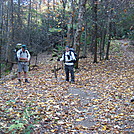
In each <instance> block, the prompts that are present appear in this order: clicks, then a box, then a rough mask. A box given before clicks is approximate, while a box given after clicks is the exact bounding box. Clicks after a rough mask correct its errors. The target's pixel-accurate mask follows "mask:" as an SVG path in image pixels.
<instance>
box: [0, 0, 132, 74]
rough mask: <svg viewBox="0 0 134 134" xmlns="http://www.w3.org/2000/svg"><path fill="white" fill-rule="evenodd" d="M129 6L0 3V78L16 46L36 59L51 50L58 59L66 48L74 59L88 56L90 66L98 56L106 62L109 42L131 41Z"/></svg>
mask: <svg viewBox="0 0 134 134" xmlns="http://www.w3.org/2000/svg"><path fill="white" fill-rule="evenodd" d="M133 4H134V3H133V1H132V0H129V1H128V0H109V1H107V0H1V1H0V60H1V62H0V70H1V71H0V76H1V74H2V73H3V72H5V71H6V72H8V71H10V70H11V69H12V67H13V64H14V53H13V50H14V48H15V46H16V44H17V43H22V44H26V45H27V46H28V49H29V51H30V52H31V55H32V56H36V57H38V55H39V54H40V53H43V52H44V51H51V52H52V51H53V50H52V49H53V48H55V50H56V49H57V50H56V53H58V54H56V55H60V54H62V52H63V49H64V46H65V45H70V46H71V47H74V48H75V50H76V52H77V55H78V57H86V56H87V53H88V52H91V53H92V54H93V55H94V57H93V62H94V63H95V62H98V59H97V58H98V56H99V60H103V59H107V60H108V59H109V48H110V42H111V40H115V39H124V38H127V39H130V40H133V39H134V36H133V31H134V27H133V19H134V14H133V13H134V8H133ZM131 44H133V41H132V42H131ZM78 62H79V61H78ZM78 62H77V63H76V68H78ZM35 64H36V63H35Z"/></svg>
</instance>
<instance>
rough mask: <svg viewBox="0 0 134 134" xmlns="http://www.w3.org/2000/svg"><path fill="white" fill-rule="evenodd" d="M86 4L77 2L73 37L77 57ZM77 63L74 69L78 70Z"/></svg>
mask: <svg viewBox="0 0 134 134" xmlns="http://www.w3.org/2000/svg"><path fill="white" fill-rule="evenodd" d="M86 2H87V0H79V13H78V24H77V28H76V33H75V37H74V48H75V50H76V53H77V55H78V57H79V53H80V38H81V34H82V27H83V26H84V22H83V20H84V14H85V11H86ZM78 61H79V60H78ZM78 61H77V62H76V68H78Z"/></svg>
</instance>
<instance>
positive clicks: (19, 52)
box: [17, 49, 31, 61]
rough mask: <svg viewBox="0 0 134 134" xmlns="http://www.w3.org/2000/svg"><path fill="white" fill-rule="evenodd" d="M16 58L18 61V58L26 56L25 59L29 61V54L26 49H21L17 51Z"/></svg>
mask: <svg viewBox="0 0 134 134" xmlns="http://www.w3.org/2000/svg"><path fill="white" fill-rule="evenodd" d="M17 58H18V61H20V58H27V60H28V61H29V60H30V58H31V56H30V53H29V51H28V50H25V51H22V49H20V50H18V51H17Z"/></svg>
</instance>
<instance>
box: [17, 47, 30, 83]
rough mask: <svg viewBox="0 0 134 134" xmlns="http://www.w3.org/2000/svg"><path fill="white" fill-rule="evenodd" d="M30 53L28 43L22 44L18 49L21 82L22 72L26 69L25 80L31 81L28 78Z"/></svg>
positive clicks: (19, 78)
mask: <svg viewBox="0 0 134 134" xmlns="http://www.w3.org/2000/svg"><path fill="white" fill-rule="evenodd" d="M30 57H31V56H30V53H29V51H28V50H27V48H26V45H22V47H21V49H19V50H18V51H17V58H18V81H19V83H21V72H22V71H24V78H25V82H27V83H29V81H28V79H27V72H28V63H29V60H30Z"/></svg>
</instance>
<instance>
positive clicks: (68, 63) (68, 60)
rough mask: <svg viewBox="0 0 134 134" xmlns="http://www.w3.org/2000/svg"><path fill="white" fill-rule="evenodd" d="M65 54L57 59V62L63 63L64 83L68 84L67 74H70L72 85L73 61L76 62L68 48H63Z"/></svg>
mask: <svg viewBox="0 0 134 134" xmlns="http://www.w3.org/2000/svg"><path fill="white" fill-rule="evenodd" d="M65 50H66V51H65V52H64V53H63V55H62V58H60V59H59V58H58V61H64V63H65V73H66V81H68V82H69V73H70V74H71V83H74V82H75V80H74V61H76V58H75V55H74V52H72V51H70V47H69V46H66V47H65Z"/></svg>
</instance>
